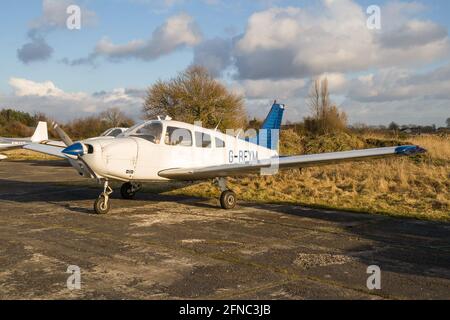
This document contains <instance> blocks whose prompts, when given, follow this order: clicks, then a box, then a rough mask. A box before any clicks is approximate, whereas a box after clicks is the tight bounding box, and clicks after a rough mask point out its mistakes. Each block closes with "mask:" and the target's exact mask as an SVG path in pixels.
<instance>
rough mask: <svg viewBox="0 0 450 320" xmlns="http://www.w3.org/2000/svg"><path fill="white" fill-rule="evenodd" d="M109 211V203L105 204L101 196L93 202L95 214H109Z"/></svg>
mask: <svg viewBox="0 0 450 320" xmlns="http://www.w3.org/2000/svg"><path fill="white" fill-rule="evenodd" d="M109 209H111V205H110V203H109V201H108V202H107V201H106V200H105V197H104V196H103V195H101V196H100V197H98V198H97V200H95V202H94V211H95V213H96V214H107V213H108V212H109Z"/></svg>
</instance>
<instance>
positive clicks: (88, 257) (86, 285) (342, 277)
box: [0, 161, 450, 299]
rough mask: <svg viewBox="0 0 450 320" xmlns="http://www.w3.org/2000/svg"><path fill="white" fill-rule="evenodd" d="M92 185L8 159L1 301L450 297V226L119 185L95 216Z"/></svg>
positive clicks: (4, 165) (1, 185)
mask: <svg viewBox="0 0 450 320" xmlns="http://www.w3.org/2000/svg"><path fill="white" fill-rule="evenodd" d="M93 186H94V185H92V184H89V182H88V181H87V180H83V179H82V178H79V177H77V175H76V173H75V172H74V171H73V169H72V168H70V167H67V166H66V165H65V164H64V162H46V161H22V162H0V299H185V298H188V299H385V298H388V299H450V224H446V223H441V222H439V223H438V222H427V221H418V220H401V219H395V218H391V217H386V216H377V215H368V214H359V213H345V212H337V211H331V210H318V209H310V208H303V207H297V206H292V205H267V204H264V205H263V204H255V203H241V204H240V206H239V207H237V208H236V209H235V210H231V211H224V210H221V209H219V205H218V201H217V200H214V199H198V198H188V197H180V196H168V195H161V194H150V193H141V194H138V196H137V199H136V200H134V201H127V200H122V199H119V198H118V197H119V196H118V192H116V193H114V195H113V200H112V211H111V213H110V214H108V215H105V216H98V215H94V214H92V213H91V212H92V205H93V200H94V199H95V198H96V197H97V196H98V194H99V193H100V187H95V186H94V187H93ZM69 265H76V266H79V267H80V269H81V290H74V291H70V290H69V289H67V287H66V281H67V278H68V277H69V275H70V274H67V273H66V270H67V268H68V266H69ZM370 265H378V266H379V267H380V268H381V286H382V289H381V290H373V291H371V290H368V289H367V287H366V281H367V278H368V276H369V275H368V274H367V273H366V271H367V267H368V266H370Z"/></svg>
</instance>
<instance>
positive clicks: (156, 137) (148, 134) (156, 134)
mask: <svg viewBox="0 0 450 320" xmlns="http://www.w3.org/2000/svg"><path fill="white" fill-rule="evenodd" d="M162 128H163V127H162V124H161V123H158V122H154V123H149V124H146V125H145V126H143V127H141V128H139V129H137V130H136V132H134V133H133V134H131V136H133V137H137V138H142V139H145V140H148V141H150V142H153V143H155V144H159V142H160V141H161V135H162Z"/></svg>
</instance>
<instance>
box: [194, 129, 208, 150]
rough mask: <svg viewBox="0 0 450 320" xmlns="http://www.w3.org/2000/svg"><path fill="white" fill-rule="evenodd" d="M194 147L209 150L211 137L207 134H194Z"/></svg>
mask: <svg viewBox="0 0 450 320" xmlns="http://www.w3.org/2000/svg"><path fill="white" fill-rule="evenodd" d="M195 146H196V147H198V148H211V136H210V135H209V134H207V133H202V132H195Z"/></svg>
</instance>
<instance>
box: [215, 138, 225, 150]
mask: <svg viewBox="0 0 450 320" xmlns="http://www.w3.org/2000/svg"><path fill="white" fill-rule="evenodd" d="M216 148H225V141H223V140H221V139H219V138H216Z"/></svg>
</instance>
